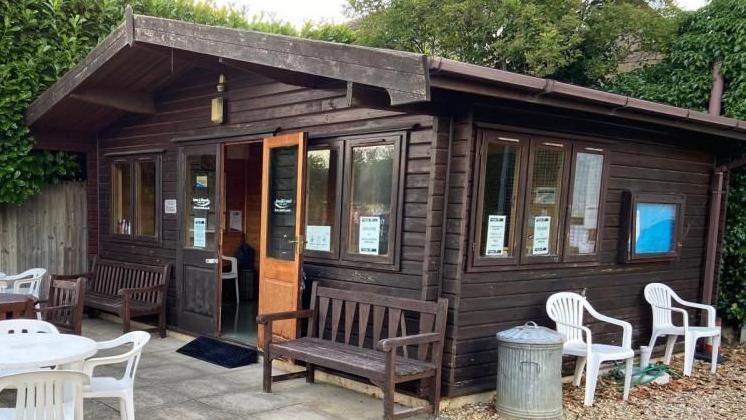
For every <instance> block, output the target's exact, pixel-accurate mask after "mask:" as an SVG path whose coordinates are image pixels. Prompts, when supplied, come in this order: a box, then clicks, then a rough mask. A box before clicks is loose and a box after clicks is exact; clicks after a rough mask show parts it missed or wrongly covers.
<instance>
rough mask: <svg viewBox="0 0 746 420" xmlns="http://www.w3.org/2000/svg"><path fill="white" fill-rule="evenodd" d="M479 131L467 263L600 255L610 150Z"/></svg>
mask: <svg viewBox="0 0 746 420" xmlns="http://www.w3.org/2000/svg"><path fill="white" fill-rule="evenodd" d="M478 138H479V144H478V148H477V154H476V160H475V169H474V187H473V188H474V189H473V193H474V197H475V199H474V200H473V203H474V206H473V207H472V211H473V216H472V218H471V221H472V224H473V226H472V230H471V232H472V243H471V247H470V262H471V263H470V265H469V269H470V270H474V271H485V270H490V269H491V268H490V266H518V265H523V264H545V263H561V262H572V263H578V262H594V261H597V259H598V255H599V244H600V242H601V231H602V230H601V226H602V217H603V211H602V210H603V209H602V207H603V194H604V191H603V185H604V184H603V179H604V176H605V174H604V170H605V169H604V168H605V167H606V160H607V155H606V151H605V150H604V149H603V148H602V147H595V146H596V145H595V144H593V145H590V144H588V143H580V142H572V141H569V140H567V139H551V138H546V137H543V138H542V137H538V136H537V137H533V136H529V135H524V134H512V133H501V132H497V131H493V130H489V129H484V130H480V131H479V136H478ZM519 251H520V252H519Z"/></svg>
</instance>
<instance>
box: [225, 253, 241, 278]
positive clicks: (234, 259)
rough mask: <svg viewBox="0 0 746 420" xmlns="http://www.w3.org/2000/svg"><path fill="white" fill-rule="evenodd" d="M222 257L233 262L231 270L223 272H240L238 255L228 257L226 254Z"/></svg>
mask: <svg viewBox="0 0 746 420" xmlns="http://www.w3.org/2000/svg"><path fill="white" fill-rule="evenodd" d="M221 257H222V258H223V259H224V260H226V261H229V262H230V263H231V271H229V272H227V273H223V274H238V258H236V257H227V256H225V255H221Z"/></svg>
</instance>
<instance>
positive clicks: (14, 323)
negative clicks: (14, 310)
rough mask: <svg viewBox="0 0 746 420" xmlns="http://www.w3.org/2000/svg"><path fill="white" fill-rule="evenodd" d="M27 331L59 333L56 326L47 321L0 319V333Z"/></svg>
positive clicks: (22, 332)
mask: <svg viewBox="0 0 746 420" xmlns="http://www.w3.org/2000/svg"><path fill="white" fill-rule="evenodd" d="M28 333H47V334H59V333H60V332H59V330H57V327H55V326H54V325H52V324H50V323H49V322H46V321H39V320H37V319H6V320H4V321H0V335H2V334H28Z"/></svg>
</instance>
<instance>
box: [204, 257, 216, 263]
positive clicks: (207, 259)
mask: <svg viewBox="0 0 746 420" xmlns="http://www.w3.org/2000/svg"><path fill="white" fill-rule="evenodd" d="M217 263H218V259H217V258H205V264H217Z"/></svg>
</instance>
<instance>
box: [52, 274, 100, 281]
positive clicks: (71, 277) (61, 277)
mask: <svg viewBox="0 0 746 420" xmlns="http://www.w3.org/2000/svg"><path fill="white" fill-rule="evenodd" d="M79 277H85V278H86V279H87V280H91V279H93V273H80V274H52V277H51V279H52V280H77V279H78V278H79Z"/></svg>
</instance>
